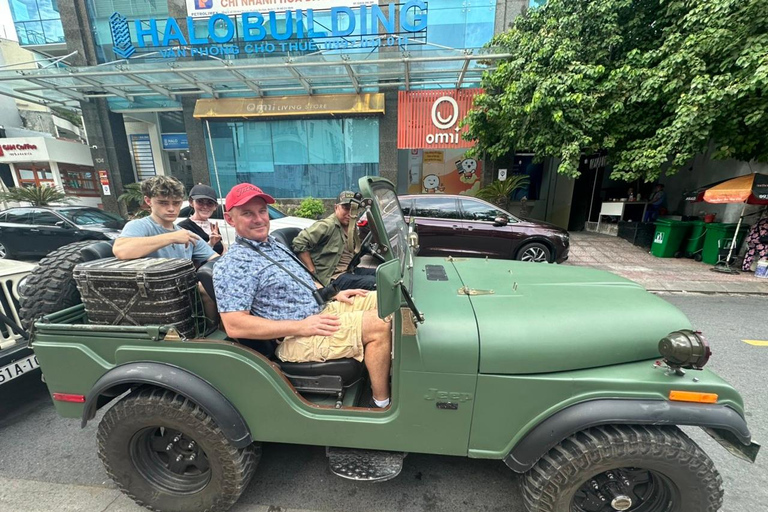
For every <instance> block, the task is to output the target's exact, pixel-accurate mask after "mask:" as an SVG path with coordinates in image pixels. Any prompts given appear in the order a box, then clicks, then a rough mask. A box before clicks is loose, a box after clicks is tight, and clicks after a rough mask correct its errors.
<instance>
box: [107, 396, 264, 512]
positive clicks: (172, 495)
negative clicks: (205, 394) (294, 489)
mask: <svg viewBox="0 0 768 512" xmlns="http://www.w3.org/2000/svg"><path fill="white" fill-rule="evenodd" d="M98 440H99V457H100V458H101V460H102V462H103V463H104V466H105V467H106V470H107V473H108V474H109V476H110V477H111V478H112V479H113V480H114V481H115V483H116V484H117V485H118V487H119V488H120V490H122V491H123V492H124V493H125V494H127V495H128V496H130V497H131V498H132V499H133V500H134V501H136V503H138V504H139V505H143V506H145V507H147V508H149V509H151V510H155V511H163V512H193V511H197V510H199V511H203V510H204V511H211V512H217V511H220V512H223V511H225V510H227V509H229V508H230V507H231V506H232V505H233V504H234V503H235V502H236V501H237V499H238V498H239V497H240V494H242V492H243V490H244V489H245V487H246V486H247V485H248V482H249V481H250V479H251V477H252V476H253V472H254V470H255V469H256V465H257V464H258V462H259V458H260V456H261V448H260V447H259V446H258V445H254V444H251V445H249V446H247V447H245V448H241V449H238V448H236V447H234V446H232V444H231V443H230V442H229V440H227V438H226V437H225V436H224V434H223V433H222V432H221V429H220V428H219V427H218V426H217V425H216V423H215V422H214V421H213V419H212V418H211V417H210V416H208V415H207V414H206V413H205V412H204V411H203V410H202V409H201V408H200V407H199V406H197V405H196V404H195V403H193V402H191V401H190V400H188V399H186V398H184V397H183V396H180V395H177V394H175V393H173V392H171V391H167V390H164V389H158V388H142V389H141V390H140V391H138V392H135V393H132V394H130V395H128V396H127V397H126V398H123V399H122V400H120V402H118V403H117V404H116V405H115V406H114V407H112V408H111V409H110V410H109V411H107V413H106V414H105V415H104V418H103V419H102V420H101V423H100V424H99V433H98Z"/></svg>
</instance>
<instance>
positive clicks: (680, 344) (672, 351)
mask: <svg viewBox="0 0 768 512" xmlns="http://www.w3.org/2000/svg"><path fill="white" fill-rule="evenodd" d="M659 353H660V354H661V355H662V356H663V357H664V362H666V363H667V364H668V365H669V366H673V367H679V368H692V369H694V370H700V369H702V368H704V365H705V364H707V361H709V358H710V356H711V355H712V350H710V348H709V343H707V340H705V339H704V337H703V336H702V335H701V333H700V332H698V331H690V330H687V329H685V330H682V331H675V332H671V333H669V334H668V335H666V336H665V337H664V338H662V339H661V341H660V342H659Z"/></svg>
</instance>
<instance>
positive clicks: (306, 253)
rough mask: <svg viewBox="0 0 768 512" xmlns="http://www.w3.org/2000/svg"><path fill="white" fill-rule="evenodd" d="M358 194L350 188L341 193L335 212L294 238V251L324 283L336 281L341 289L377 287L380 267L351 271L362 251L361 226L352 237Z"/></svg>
mask: <svg viewBox="0 0 768 512" xmlns="http://www.w3.org/2000/svg"><path fill="white" fill-rule="evenodd" d="M354 197H355V193H354V192H350V191H349V190H345V191H344V192H342V193H341V194H339V199H338V201H337V202H336V206H335V207H334V211H333V213H332V214H331V215H329V216H328V217H326V218H325V219H323V220H319V221H317V222H315V223H314V224H312V225H311V226H310V227H308V228H306V229H304V230H303V231H302V232H301V233H299V234H298V235H297V236H296V238H294V239H293V251H294V252H295V253H296V254H297V255H298V256H299V259H301V261H302V262H303V263H304V265H306V266H307V268H308V269H309V270H310V271H311V272H314V273H315V274H316V275H317V277H318V278H319V279H320V281H321V282H322V284H323V286H327V285H328V284H330V283H333V284H334V285H336V287H337V288H338V289H339V290H351V289H358V288H361V289H363V290H374V289H376V270H374V269H372V268H356V269H355V270H354V271H353V272H348V271H347V267H348V266H349V263H350V262H351V261H352V258H353V257H354V255H355V254H356V253H357V252H358V251H359V250H360V236H359V235H358V234H357V229H353V234H352V240H348V231H349V223H350V222H351V219H350V214H349V212H350V208H351V203H352V200H353V199H354ZM353 227H354V226H353Z"/></svg>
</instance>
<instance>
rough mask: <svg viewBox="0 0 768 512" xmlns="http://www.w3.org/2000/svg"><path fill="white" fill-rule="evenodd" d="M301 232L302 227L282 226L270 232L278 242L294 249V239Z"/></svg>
mask: <svg viewBox="0 0 768 512" xmlns="http://www.w3.org/2000/svg"><path fill="white" fill-rule="evenodd" d="M299 233H301V229H300V228H280V229H276V230H274V231H273V232H271V233H270V235H272V236H273V237H274V238H275V239H276V240H277V241H278V242H280V243H281V244H283V245H284V246H286V247H287V248H289V249H290V250H291V251H293V239H294V238H296V236H298V234H299Z"/></svg>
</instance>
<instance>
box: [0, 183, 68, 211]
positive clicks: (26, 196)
mask: <svg viewBox="0 0 768 512" xmlns="http://www.w3.org/2000/svg"><path fill="white" fill-rule="evenodd" d="M72 200H73V198H72V197H70V196H68V195H66V194H65V193H64V191H62V190H60V189H58V188H56V187H13V188H11V189H10V190H8V192H0V201H16V202H21V203H30V204H31V205H32V206H48V205H50V204H52V203H71V202H72Z"/></svg>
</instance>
